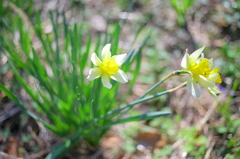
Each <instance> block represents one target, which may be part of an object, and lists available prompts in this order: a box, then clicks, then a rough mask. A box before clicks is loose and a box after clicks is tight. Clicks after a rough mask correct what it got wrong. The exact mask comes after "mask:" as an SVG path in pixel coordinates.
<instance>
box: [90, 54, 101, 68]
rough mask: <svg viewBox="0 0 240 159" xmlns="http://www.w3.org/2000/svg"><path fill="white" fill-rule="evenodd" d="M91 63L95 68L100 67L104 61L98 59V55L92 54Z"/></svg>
mask: <svg viewBox="0 0 240 159" xmlns="http://www.w3.org/2000/svg"><path fill="white" fill-rule="evenodd" d="M91 61H92V63H93V64H94V65H95V66H99V65H100V64H101V63H102V61H101V60H100V59H99V58H98V57H97V55H96V53H92V56H91Z"/></svg>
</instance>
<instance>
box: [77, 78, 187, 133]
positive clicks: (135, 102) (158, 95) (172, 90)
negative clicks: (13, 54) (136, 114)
mask: <svg viewBox="0 0 240 159" xmlns="http://www.w3.org/2000/svg"><path fill="white" fill-rule="evenodd" d="M186 84H187V82H184V83H183V84H181V85H180V86H178V87H175V88H173V89H170V90H166V91H164V92H160V93H157V94H154V95H151V96H149V97H146V98H142V99H137V100H136V101H134V102H132V103H130V104H127V105H125V106H122V107H119V108H117V109H115V110H113V111H109V112H108V113H106V114H105V115H102V116H100V117H98V118H96V119H93V121H92V122H90V123H89V124H88V125H87V126H86V127H85V128H84V129H81V130H82V131H84V130H86V129H87V128H89V126H91V125H92V124H93V123H96V122H98V121H99V120H101V119H104V118H106V117H108V116H110V115H113V114H115V113H118V112H120V111H122V110H124V109H127V108H129V109H131V108H132V107H133V106H134V105H136V104H139V103H142V102H145V101H148V100H150V99H153V98H157V97H160V96H162V95H165V94H168V93H171V92H174V91H176V90H178V89H180V88H183V87H185V86H186ZM81 130H79V134H80V133H81V132H82V131H81ZM76 136H78V135H76Z"/></svg>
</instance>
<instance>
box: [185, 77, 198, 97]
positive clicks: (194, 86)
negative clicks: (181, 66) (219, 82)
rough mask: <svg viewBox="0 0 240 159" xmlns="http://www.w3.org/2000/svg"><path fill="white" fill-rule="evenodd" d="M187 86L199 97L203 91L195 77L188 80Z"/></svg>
mask: <svg viewBox="0 0 240 159" xmlns="http://www.w3.org/2000/svg"><path fill="white" fill-rule="evenodd" d="M187 88H188V90H189V91H190V92H191V94H192V95H193V96H194V97H195V98H199V97H200V95H201V92H200V90H199V88H198V86H197V83H196V82H195V81H194V80H193V78H189V79H188V81H187Z"/></svg>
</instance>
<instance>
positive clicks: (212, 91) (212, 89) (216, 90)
mask: <svg viewBox="0 0 240 159" xmlns="http://www.w3.org/2000/svg"><path fill="white" fill-rule="evenodd" d="M208 91H209V93H211V94H212V95H213V96H214V97H217V94H218V93H221V91H220V90H219V88H218V87H217V86H214V87H208Z"/></svg>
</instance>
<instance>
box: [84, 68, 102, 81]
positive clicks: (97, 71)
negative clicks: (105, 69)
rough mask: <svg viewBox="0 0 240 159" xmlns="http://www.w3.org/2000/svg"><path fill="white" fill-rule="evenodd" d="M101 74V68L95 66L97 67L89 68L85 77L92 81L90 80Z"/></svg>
mask: <svg viewBox="0 0 240 159" xmlns="http://www.w3.org/2000/svg"><path fill="white" fill-rule="evenodd" d="M101 75H102V71H101V69H99V68H97V67H96V68H91V69H90V70H89V75H88V77H87V79H88V80H89V81H92V80H94V79H96V78H98V77H100V76H101Z"/></svg>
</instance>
